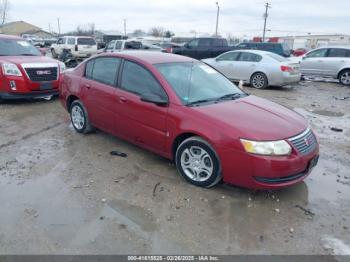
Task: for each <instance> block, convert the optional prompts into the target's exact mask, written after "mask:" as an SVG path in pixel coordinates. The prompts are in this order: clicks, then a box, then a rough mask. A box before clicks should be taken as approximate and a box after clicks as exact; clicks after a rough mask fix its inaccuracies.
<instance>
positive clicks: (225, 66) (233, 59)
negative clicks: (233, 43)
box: [214, 52, 240, 80]
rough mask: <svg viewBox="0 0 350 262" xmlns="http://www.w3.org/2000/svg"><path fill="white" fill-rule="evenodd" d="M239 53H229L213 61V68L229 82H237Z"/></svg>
mask: <svg viewBox="0 0 350 262" xmlns="http://www.w3.org/2000/svg"><path fill="white" fill-rule="evenodd" d="M239 54H240V52H229V53H225V54H222V55H220V56H218V57H217V58H216V59H215V62H214V63H215V68H216V69H217V70H218V71H219V72H221V73H222V74H224V75H225V76H226V77H227V78H229V79H231V80H239V78H238V77H237V72H236V71H237V60H238V58H239Z"/></svg>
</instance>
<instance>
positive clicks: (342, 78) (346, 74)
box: [339, 69, 350, 86]
mask: <svg viewBox="0 0 350 262" xmlns="http://www.w3.org/2000/svg"><path fill="white" fill-rule="evenodd" d="M339 82H340V83H341V84H342V85H345V86H350V69H347V70H344V71H342V72H340V74H339Z"/></svg>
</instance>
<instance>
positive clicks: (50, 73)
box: [25, 67, 58, 82]
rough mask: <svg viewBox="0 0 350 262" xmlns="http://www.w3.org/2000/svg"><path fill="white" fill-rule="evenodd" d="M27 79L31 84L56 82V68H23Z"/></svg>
mask: <svg viewBox="0 0 350 262" xmlns="http://www.w3.org/2000/svg"><path fill="white" fill-rule="evenodd" d="M25 70H26V73H27V75H28V77H29V79H30V80H31V81H33V82H49V81H55V80H57V74H58V68H57V67H41V68H25Z"/></svg>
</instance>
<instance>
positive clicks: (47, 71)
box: [36, 70, 51, 76]
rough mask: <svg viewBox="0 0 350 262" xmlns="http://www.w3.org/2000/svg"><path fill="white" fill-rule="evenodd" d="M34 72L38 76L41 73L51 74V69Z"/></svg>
mask: <svg viewBox="0 0 350 262" xmlns="http://www.w3.org/2000/svg"><path fill="white" fill-rule="evenodd" d="M36 74H37V75H38V76H42V75H51V71H50V70H40V71H36Z"/></svg>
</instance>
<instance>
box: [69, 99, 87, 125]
mask: <svg viewBox="0 0 350 262" xmlns="http://www.w3.org/2000/svg"><path fill="white" fill-rule="evenodd" d="M71 110H72V113H71V115H72V123H73V125H74V127H75V128H76V129H78V130H82V129H83V128H84V125H85V116H84V112H83V110H82V109H81V107H80V106H78V105H74V106H73V107H72V109H71Z"/></svg>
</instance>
